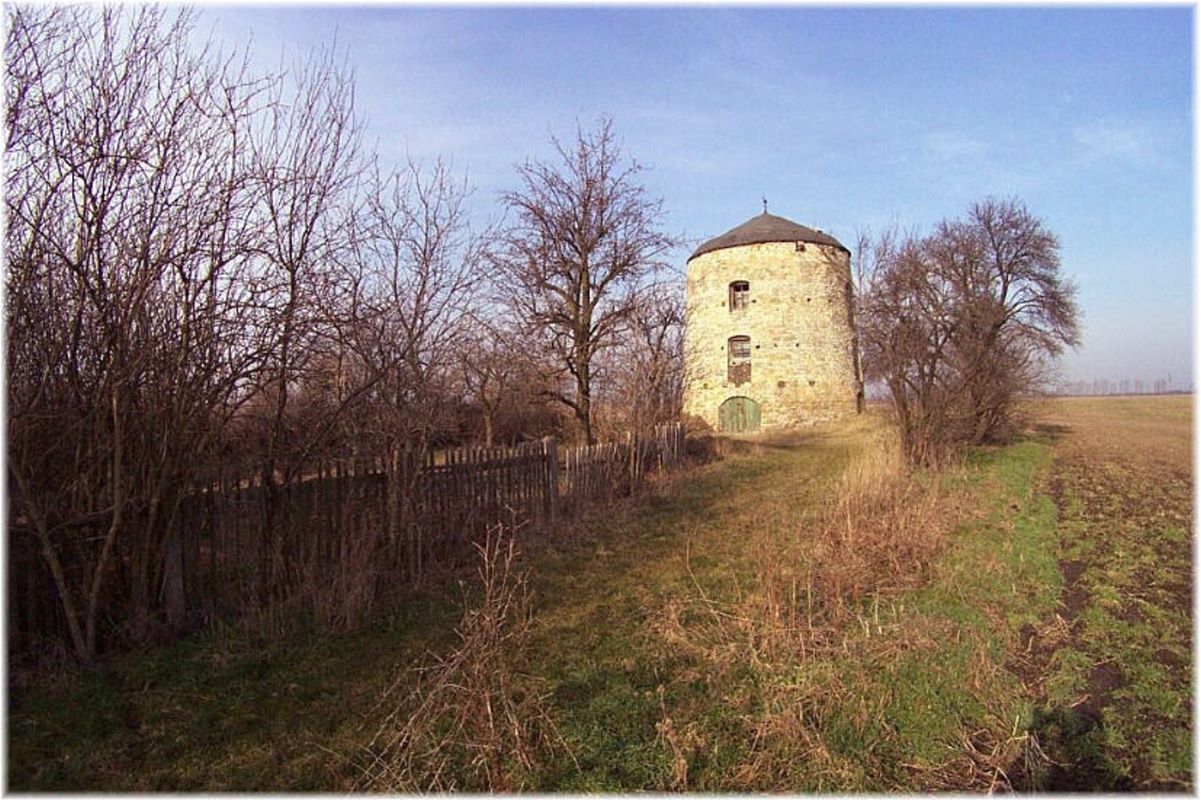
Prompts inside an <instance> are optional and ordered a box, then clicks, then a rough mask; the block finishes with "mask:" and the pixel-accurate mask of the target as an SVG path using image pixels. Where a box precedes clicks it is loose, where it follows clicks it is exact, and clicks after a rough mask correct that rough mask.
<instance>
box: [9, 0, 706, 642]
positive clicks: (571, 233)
mask: <svg viewBox="0 0 1201 800" xmlns="http://www.w3.org/2000/svg"><path fill="white" fill-rule="evenodd" d="M5 14H6V17H7V20H6V21H7V22H8V27H7V39H6V42H5V61H6V65H7V74H6V78H5V81H6V87H5V88H6V91H7V96H8V101H9V102H8V106H7V109H6V120H5V122H6V133H7V149H6V152H5V159H6V166H7V183H6V187H5V203H6V210H7V213H8V226H7V229H6V233H5V241H4V247H5V257H6V260H7V263H8V269H7V272H6V276H5V280H6V289H7V298H8V301H7V305H6V314H7V319H6V332H7V345H6V347H7V351H6V356H7V364H8V373H7V401H8V418H7V441H8V447H7V470H8V481H9V485H10V498H11V499H12V504H13V509H12V511H13V514H14V517H15V518H16V519H18V520H19V522H20V524H19V525H18V526H17V528H18V529H19V530H20V531H22V532H23V533H22V535H30V536H34V537H36V541H37V543H38V546H39V548H40V551H41V553H42V555H43V557H44V559H45V562H46V564H47V567H48V568H49V570H50V572H51V573H52V574H53V577H54V581H55V584H56V586H57V589H58V593H59V596H60V600H61V603H62V610H63V613H64V615H65V617H66V620H67V623H68V625H69V628H70V635H71V646H72V648H73V650H74V652H75V654H76V655H77V656H78V657H79V658H81V659H84V660H86V659H89V658H91V657H92V656H93V655H94V654H95V653H96V651H97V640H98V633H99V628H100V627H101V625H102V624H103V619H102V616H101V609H102V608H104V607H105V603H104V597H105V594H106V592H108V591H109V589H110V587H109V585H108V582H109V581H111V580H114V577H113V576H114V575H120V576H121V577H120V579H121V580H122V581H123V582H124V584H123V586H122V587H121V592H122V596H123V597H126V596H127V597H128V607H129V613H128V614H127V615H126V616H127V618H128V619H129V620H132V621H131V622H128V623H125V622H123V624H125V625H126V627H127V628H128V630H127V631H126V632H127V633H128V634H129V635H131V636H133V637H134V638H136V637H137V636H139V635H141V634H140V631H144V630H145V629H146V628H147V626H148V625H149V623H150V620H149V617H150V616H152V615H153V613H154V608H155V607H156V603H155V595H156V592H157V591H158V588H157V587H159V586H161V584H162V573H163V569H164V558H163V556H164V553H165V552H167V546H168V543H169V541H170V540H171V538H172V537H173V536H174V535H175V531H174V526H175V525H176V524H177V511H178V509H179V504H180V502H181V500H182V499H183V498H184V496H185V495H186V494H187V493H189V492H191V491H194V489H195V488H196V487H198V486H203V485H207V484H209V483H211V481H212V479H213V474H214V470H215V468H216V467H217V465H218V464H223V465H226V466H228V465H231V464H232V465H236V466H237V468H238V469H239V470H241V471H242V473H243V474H245V475H247V476H249V475H256V476H258V477H259V478H260V479H261V481H262V483H263V485H264V486H265V487H266V490H267V492H268V494H269V495H271V494H272V493H276V494H278V492H279V490H280V487H282V486H284V485H285V484H287V483H288V482H290V481H294V480H297V479H298V478H300V477H301V476H302V475H303V473H304V470H305V468H306V464H308V463H310V462H311V461H312V459H315V458H319V457H326V456H329V455H331V454H332V455H339V456H345V455H351V456H355V457H359V458H372V459H378V460H382V461H384V462H386V463H387V464H390V465H393V466H394V467H395V469H397V470H400V469H401V465H402V463H409V462H406V461H405V460H404V459H403V458H402V454H404V453H411V452H412V451H414V450H424V449H426V448H429V447H431V446H435V445H438V444H445V443H457V442H466V441H476V442H480V443H484V444H492V443H493V442H497V441H515V440H520V439H523V438H536V437H539V436H542V435H545V434H558V435H573V436H575V437H577V438H578V439H579V440H581V441H588V442H590V441H593V440H594V439H595V438H596V437H597V432H598V427H605V426H608V427H609V428H610V429H613V428H616V427H624V428H629V427H638V428H644V427H648V426H651V425H653V424H655V423H656V422H659V421H662V420H664V419H667V418H671V417H674V416H676V415H677V413H678V408H679V393H680V382H681V376H680V365H679V362H680V357H679V352H680V327H681V324H682V313H681V298H680V297H679V293H678V291H672V290H671V289H669V288H666V287H663V286H660V285H658V284H657V282H656V280H657V278H658V277H659V271H660V267H661V266H662V265H661V259H662V256H663V255H664V254H665V253H666V252H667V250H668V249H669V248H670V247H671V246H672V245H673V243H674V242H673V240H672V239H671V238H670V237H669V236H667V235H665V234H664V233H662V232H661V228H662V225H663V215H662V211H661V206H660V203H659V201H658V200H655V199H654V198H651V197H649V196H648V195H647V194H646V192H645V190H644V189H643V187H642V186H641V185H640V184H639V182H638V178H639V167H638V165H637V164H636V163H635V162H633V161H632V160H630V159H628V158H627V157H626V156H625V155H624V154H623V153H622V152H621V149H620V147H619V145H618V142H617V138H616V135H615V133H614V131H613V127H612V124H611V122H610V121H609V120H607V119H604V120H602V121H601V122H600V124H599V126H598V127H597V129H596V130H595V131H592V132H585V131H582V130H578V131H577V132H576V136H575V138H574V139H573V140H572V141H570V142H567V143H561V142H558V141H555V142H554V145H555V148H556V151H557V155H558V160H555V161H552V162H541V161H529V162H527V163H525V164H524V165H522V166H520V167H519V168H518V170H517V176H516V178H517V179H516V181H515V183H516V188H515V189H513V190H512V191H510V192H507V193H505V194H504V195H503V196H502V198H501V199H502V201H503V203H504V205H505V207H506V208H507V209H508V219H507V221H504V222H502V223H501V224H496V225H492V226H489V227H485V228H484V229H482V230H477V229H476V228H474V227H473V226H472V224H471V222H470V220H469V219H468V217H467V212H466V200H467V198H468V195H469V187H468V186H467V185H466V184H465V183H464V182H463V181H462V180H461V179H459V178H456V176H455V175H454V173H453V170H452V168H451V167H450V166H449V165H448V163H447V162H445V161H441V160H439V161H436V162H434V163H433V164H429V165H423V164H418V163H415V162H412V161H410V162H407V163H404V164H399V165H390V164H384V163H381V160H380V159H379V157H378V156H377V155H376V154H374V153H372V152H370V151H369V150H368V148H367V147H366V146H365V145H364V136H363V121H362V120H361V118H360V117H359V116H358V114H357V113H356V111H355V107H354V83H353V79H352V77H351V76H350V75H349V73H348V72H347V71H346V69H345V68H343V67H342V66H341V65H340V64H339V63H338V61H337V59H336V57H335V54H334V53H332V52H319V53H316V54H314V55H312V56H311V57H308V58H305V59H302V60H300V62H299V63H298V64H297V65H296V66H295V68H293V69H291V70H288V71H287V72H283V73H280V74H271V75H261V74H256V73H254V72H253V71H252V70H251V69H250V67H249V65H248V64H249V60H248V58H247V56H246V54H245V53H233V54H230V53H225V52H221V51H219V50H218V49H217V48H216V47H215V46H214V45H212V44H211V43H210V44H209V45H207V46H205V47H202V48H199V49H197V48H196V47H194V46H192V45H191V44H190V32H191V29H192V26H193V18H192V16H191V14H190V13H189V12H187V11H178V10H164V9H162V8H160V7H152V6H148V7H141V8H132V9H124V8H119V7H111V6H110V7H103V8H81V7H56V8H35V7H28V6H9V7H7V8H6V11H5ZM598 398H599V399H600V400H601V401H602V402H600V403H599V406H600V408H599V409H598ZM605 400H607V401H608V402H607V403H606V402H604V401H605ZM564 410H566V412H567V414H568V417H567V418H565V416H564ZM275 507H276V506H275V505H272V504H271V503H269V504H268V508H269V509H271V508H275ZM285 562H286V560H285V559H283V558H282V557H281V559H280V565H281V566H280V568H281V569H283V568H285V566H284V565H285ZM117 564H119V565H120V568H119V569H117V568H116V566H115V565H117Z"/></svg>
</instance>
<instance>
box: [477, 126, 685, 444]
mask: <svg viewBox="0 0 1201 800" xmlns="http://www.w3.org/2000/svg"><path fill="white" fill-rule="evenodd" d="M551 141H552V144H553V145H554V147H555V150H556V152H557V153H558V155H559V162H558V163H555V164H551V163H545V162H538V161H533V162H526V163H525V164H524V165H523V166H521V167H519V168H518V174H519V175H520V177H521V181H522V188H521V189H520V190H517V191H512V192H505V193H504V194H502V196H501V199H502V200H503V201H504V203H505V205H506V206H507V208H508V210H509V212H510V213H511V214H512V215H513V217H512V220H511V222H510V224H509V227H508V229H507V231H505V233H504V235H503V236H502V238H501V243H500V247H499V249H498V252H497V258H496V260H495V263H496V266H497V274H498V278H499V281H500V285H501V288H502V290H503V291H504V294H505V296H506V298H507V300H508V303H509V305H510V307H511V308H513V309H514V311H515V312H516V314H517V316H518V317H519V318H520V319H521V320H522V322H523V323H524V324H525V332H526V335H527V336H529V337H531V340H534V341H537V342H538V343H539V345H540V346H541V347H542V348H544V349H545V351H546V352H547V353H549V354H550V355H551V358H552V360H553V364H554V368H555V372H556V373H557V374H559V375H561V376H562V377H563V378H565V379H566V380H565V382H566V383H569V384H570V388H567V387H562V389H560V388H550V389H547V392H548V396H549V397H551V398H552V399H553V400H555V401H557V402H559V403H562V404H563V405H565V406H566V407H568V408H569V409H571V411H572V412H573V413H574V415H575V418H576V420H577V422H578V425H579V438H580V440H581V441H584V442H587V443H591V442H592V441H593V439H594V436H593V430H592V422H593V419H592V396H593V376H592V370H593V362H594V359H595V357H596V355H597V353H598V352H600V351H601V350H602V349H603V348H605V347H607V346H609V345H611V344H612V343H613V341H614V340H615V338H616V337H617V335H618V333H619V331H620V330H621V327H622V325H623V324H624V323H625V322H626V320H627V319H628V318H629V317H630V315H631V314H632V313H633V310H634V308H635V306H636V302H635V298H636V294H637V292H638V289H639V285H640V283H641V281H642V280H643V279H644V278H645V277H646V276H647V275H648V274H650V273H651V272H653V271H654V270H655V269H656V268H657V267H659V266H660V262H659V259H660V258H661V257H662V256H663V254H664V253H666V252H667V250H668V249H669V248H670V247H672V246H673V244H674V240H673V239H672V238H671V237H669V236H667V235H666V234H664V233H662V232H661V231H660V230H659V227H660V225H661V223H662V217H663V213H662V201H661V200H657V199H652V198H651V197H649V196H648V195H647V192H646V190H645V188H643V187H642V186H641V185H640V184H639V183H638V182H637V178H638V174H639V172H640V171H641V168H640V167H639V165H638V164H637V163H636V162H633V161H627V160H626V159H625V158H624V156H623V154H622V152H621V149H620V147H619V145H618V143H617V140H616V135H615V133H614V131H613V123H612V120H610V119H608V118H602V119H601V120H600V123H599V125H598V127H597V130H596V131H595V132H593V133H585V132H584V131H583V130H582V129H578V128H577V131H576V137H575V141H574V142H572V143H571V144H570V145H564V144H562V143H561V142H559V141H558V140H557V139H553V138H552V140H551Z"/></svg>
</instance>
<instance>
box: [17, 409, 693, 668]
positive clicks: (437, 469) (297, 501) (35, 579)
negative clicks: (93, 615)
mask: <svg viewBox="0 0 1201 800" xmlns="http://www.w3.org/2000/svg"><path fill="white" fill-rule="evenodd" d="M683 454H684V431H683V426H682V425H681V424H680V423H669V424H667V425H661V426H659V427H657V428H656V429H655V430H654V431H652V432H650V433H649V434H647V435H644V436H627V437H625V438H624V439H622V440H619V441H616V442H607V443H603V444H596V445H592V446H590V447H562V446H559V445H558V444H557V443H556V442H555V441H554V440H553V439H545V440H542V441H539V442H532V443H527V444H523V445H518V446H516V447H491V448H479V447H474V448H458V449H451V450H443V451H437V452H429V453H425V454H419V453H416V452H412V453H406V454H403V455H402V456H401V457H399V458H397V459H396V460H394V461H393V462H392V463H390V464H386V463H381V462H367V461H362V460H358V461H355V460H336V461H330V462H323V463H317V464H314V465H312V467H311V468H310V469H308V470H306V472H305V477H304V478H303V479H302V480H299V481H294V482H291V483H288V484H285V485H282V486H276V487H267V486H264V485H262V482H261V480H259V479H258V478H253V477H252V478H246V477H238V476H236V475H234V474H232V470H231V473H230V474H226V473H225V472H222V473H221V474H219V475H218V476H217V477H216V479H215V480H214V481H213V483H212V484H211V485H209V486H205V487H201V488H200V489H198V490H196V491H194V492H192V493H191V494H190V495H189V496H188V497H186V498H184V500H183V501H182V502H181V503H180V505H179V507H178V509H177V510H176V514H175V517H174V520H173V524H172V525H171V526H170V528H169V530H168V532H167V533H166V535H165V538H164V544H163V547H162V550H161V560H160V561H159V562H158V563H156V564H155V565H154V566H153V568H152V569H151V570H150V580H151V582H152V585H153V591H152V597H151V598H150V602H151V603H152V611H153V612H154V613H155V614H157V615H158V616H159V617H160V618H161V619H163V620H166V622H167V623H168V627H170V628H172V629H177V630H186V629H187V628H190V627H194V626H195V625H197V624H201V623H203V622H206V621H211V620H217V619H223V620H230V619H236V618H238V617H239V616H241V615H243V614H245V613H246V612H247V611H251V610H254V609H256V608H263V607H267V606H270V607H287V606H288V605H289V604H296V603H298V602H299V601H300V600H301V599H303V598H304V596H305V592H310V593H312V592H313V587H334V588H335V590H336V591H334V592H333V595H335V596H337V594H338V592H339V591H342V589H341V588H340V587H341V586H342V583H340V582H345V584H346V585H345V588H344V591H345V592H346V593H351V592H354V591H358V590H359V588H360V587H358V586H357V585H355V584H353V583H352V582H351V579H350V577H348V576H358V575H361V574H362V573H363V571H364V570H367V571H370V572H371V573H372V574H373V575H374V576H376V578H375V579H378V580H381V581H388V582H390V583H392V584H395V583H397V582H400V583H403V582H405V581H409V580H412V579H414V578H416V577H419V576H420V575H421V574H422V572H423V570H425V569H426V568H427V566H428V565H429V564H432V563H437V564H442V565H453V564H454V563H457V562H460V561H461V560H462V559H463V558H464V557H465V556H468V555H470V553H471V547H470V543H471V542H472V541H476V540H478V538H479V537H480V536H481V535H482V533H483V532H484V530H485V529H486V528H487V527H489V526H491V525H495V524H498V523H505V524H516V523H522V522H533V523H549V522H553V521H555V520H557V519H558V518H559V517H560V516H567V515H571V514H574V513H577V512H578V511H579V510H580V509H581V508H583V507H585V506H587V505H588V504H590V503H596V502H603V501H605V500H608V499H612V498H615V497H619V496H622V495H625V494H629V493H630V492H632V491H633V490H635V489H636V488H637V487H638V486H639V485H640V484H641V483H642V481H643V480H644V478H645V477H646V475H647V474H648V472H650V471H652V470H655V469H658V470H672V469H675V468H676V467H677V466H679V464H680V462H681V460H682V458H683ZM14 500H15V498H13V497H12V496H11V495H10V497H9V501H10V502H9V553H8V555H9V577H8V593H9V594H8V609H9V615H8V630H9V647H10V650H11V651H15V652H20V651H22V650H26V649H29V648H35V647H39V646H40V645H44V644H46V643H47V642H51V641H60V642H61V641H65V638H66V637H65V633H66V620H65V618H64V617H63V614H62V611H61V608H60V606H59V602H58V598H57V594H56V590H55V587H54V583H53V581H52V579H51V576H50V574H49V571H48V570H47V568H46V566H45V564H44V562H43V560H42V558H41V555H40V552H39V550H38V547H37V544H36V540H35V538H34V537H33V536H32V534H31V533H30V532H28V531H26V530H23V529H22V526H21V525H20V524H19V521H18V520H17V517H16V513H17V512H16V509H17V508H18V507H19V502H14ZM536 527H537V528H538V529H541V530H545V531H553V530H554V526H553V525H549V524H537V525H536ZM133 560H134V559H133V557H132V555H131V554H130V553H127V552H124V551H120V552H118V554H117V558H116V559H115V563H114V565H113V572H112V574H111V575H110V576H109V578H108V580H107V586H108V587H109V588H108V589H107V592H106V597H107V598H108V601H109V602H108V606H107V607H106V614H105V617H106V619H109V620H112V621H115V622H116V625H115V626H114V627H117V626H119V625H120V624H121V620H122V616H123V614H122V609H128V608H132V607H133V606H134V605H136V604H137V603H145V602H146V598H142V599H141V600H140V601H136V598H135V597H134V594H135V593H134V591H133V589H132V587H133V585H134V584H135V582H136V579H135V577H134V573H135V571H136V565H135V564H134V563H133ZM143 580H145V579H143ZM327 594H329V592H327ZM326 612H327V613H328V614H329V615H332V616H335V617H336V615H337V613H338V610H337V609H336V608H332V609H326Z"/></svg>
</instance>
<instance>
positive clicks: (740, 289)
mask: <svg viewBox="0 0 1201 800" xmlns="http://www.w3.org/2000/svg"><path fill="white" fill-rule="evenodd" d="M750 302H751V285H750V284H749V283H747V282H746V281H734V282H733V283H731V284H730V310H731V311H741V310H742V309H744V308H747V307H748V306H749V305H750Z"/></svg>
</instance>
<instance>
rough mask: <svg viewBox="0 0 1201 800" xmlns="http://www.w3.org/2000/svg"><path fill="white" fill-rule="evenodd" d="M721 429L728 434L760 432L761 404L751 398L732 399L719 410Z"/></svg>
mask: <svg viewBox="0 0 1201 800" xmlns="http://www.w3.org/2000/svg"><path fill="white" fill-rule="evenodd" d="M718 421H719V428H720V429H721V430H722V431H724V432H726V433H754V432H755V431H757V430H759V404H758V403H756V402H755V401H754V400H752V399H751V398H749V397H731V398H730V399H729V400H726V402H724V403H722V404H721V408H719V409H718Z"/></svg>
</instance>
